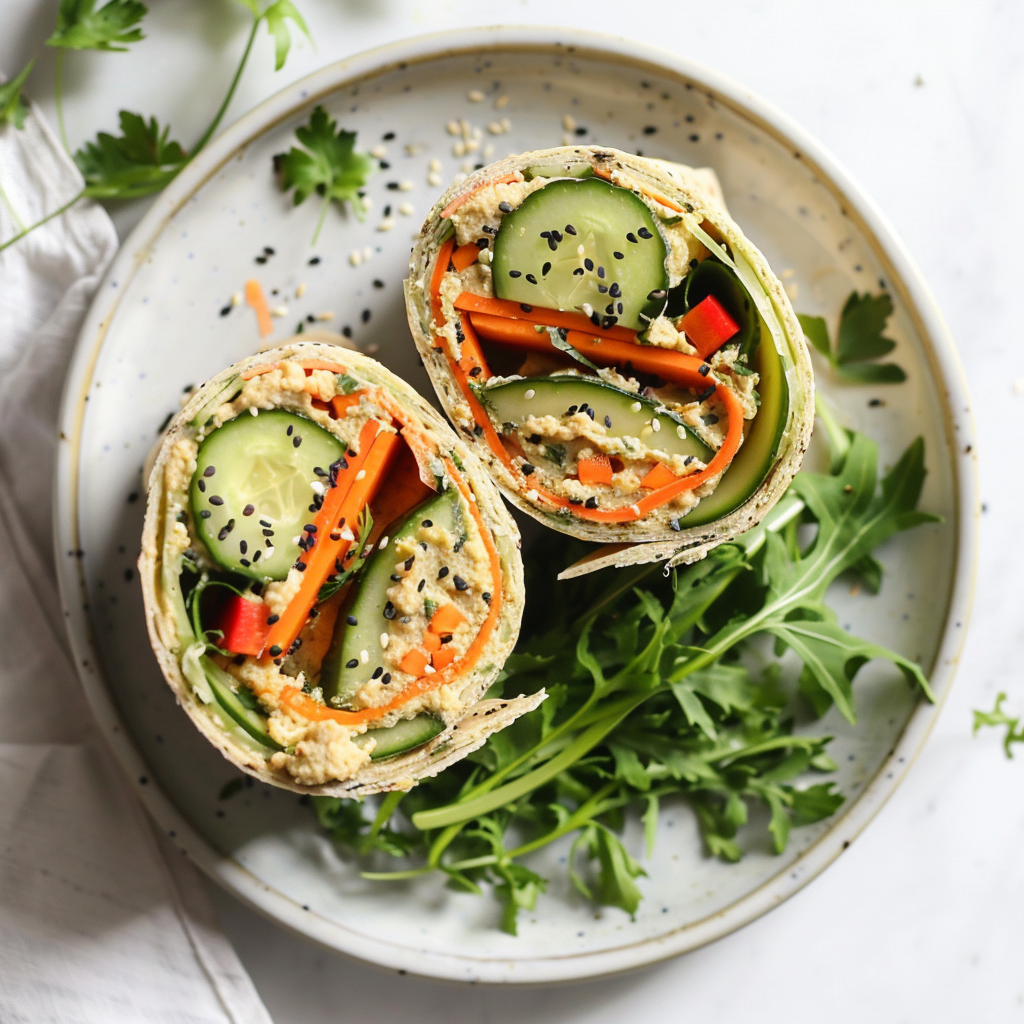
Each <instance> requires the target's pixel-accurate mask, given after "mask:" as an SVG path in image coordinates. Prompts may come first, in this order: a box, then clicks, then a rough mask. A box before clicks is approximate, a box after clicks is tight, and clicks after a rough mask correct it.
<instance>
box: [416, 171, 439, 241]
mask: <svg viewBox="0 0 1024 1024" xmlns="http://www.w3.org/2000/svg"><path fill="white" fill-rule="evenodd" d="M427 184H428V185H431V186H433V187H434V188H437V186H438V185H440V184H441V175H440V174H438V173H437V171H431V172H430V174H428V175H427ZM414 237H418V236H414Z"/></svg>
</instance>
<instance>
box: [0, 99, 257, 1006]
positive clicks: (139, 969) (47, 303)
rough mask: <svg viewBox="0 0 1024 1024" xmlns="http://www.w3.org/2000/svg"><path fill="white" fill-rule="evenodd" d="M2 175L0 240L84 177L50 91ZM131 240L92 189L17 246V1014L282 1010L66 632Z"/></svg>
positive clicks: (1, 768)
mask: <svg viewBox="0 0 1024 1024" xmlns="http://www.w3.org/2000/svg"><path fill="white" fill-rule="evenodd" d="M0 186H2V189H3V191H2V193H0V240H4V239H7V238H10V237H12V235H14V234H15V233H17V232H18V231H19V230H20V228H21V226H23V225H25V224H30V223H32V222H34V221H36V220H37V219H39V218H40V217H42V216H44V215H45V214H47V213H48V212H50V211H52V210H55V209H57V208H58V207H59V206H60V205H61V204H62V203H64V202H66V201H67V200H68V199H70V198H71V197H72V196H74V195H75V194H76V193H77V192H78V191H79V189H81V187H82V181H81V177H80V175H79V173H78V171H77V169H76V168H75V166H74V164H73V163H72V161H71V160H70V159H69V158H68V156H67V154H66V153H65V152H64V151H63V150H62V149H61V147H60V145H59V143H58V142H57V141H56V139H55V138H54V136H53V134H52V133H51V132H50V131H49V130H48V128H47V127H46V125H45V124H44V123H43V122H42V120H41V119H40V116H39V112H38V111H37V110H35V109H33V110H32V112H31V114H30V116H29V117H28V119H27V121H26V124H25V128H24V130H22V131H17V130H15V129H14V128H13V127H10V126H8V127H5V128H0ZM117 244H118V243H117V236H116V234H115V232H114V227H113V224H112V223H111V221H110V218H109V217H108V216H107V215H106V213H105V211H104V210H103V209H102V208H101V207H99V206H97V205H95V204H94V203H89V202H83V203H80V204H78V205H76V206H75V207H73V208H72V209H70V210H69V211H68V212H66V213H64V214H62V215H61V216H60V217H57V218H55V219H54V220H52V221H50V222H49V223H48V224H47V225H46V226H44V227H43V228H41V229H39V230H37V231H34V232H33V233H32V234H30V235H28V236H26V237H25V238H24V239H23V240H22V241H20V242H19V243H17V244H16V245H15V246H12V247H11V248H9V249H6V250H4V251H3V252H0V623H2V624H3V630H4V642H3V643H2V644H0V708H2V709H3V710H2V713H0V1021H3V1022H4V1024H15V1022H26V1024H27V1022H31V1024H51V1022H52V1024H57V1022H60V1024H65V1022H71V1021H74V1022H75V1024H132V1022H136V1021H138V1022H140V1024H141V1022H143V1021H145V1022H147V1024H151V1022H161V1024H225V1022H230V1024H270V1016H269V1015H268V1014H267V1011H266V1009H265V1008H264V1007H263V1004H262V1002H261V1001H260V998H259V996H258V995H257V993H256V990H255V988H254V986H253V984H252V981H251V979H250V978H249V976H248V975H247V974H246V972H245V969H244V968H243V967H242V965H241V962H240V961H239V960H238V957H237V955H236V954H235V952H234V950H233V948H232V947H231V945H230V943H229V942H228V940H227V939H226V937H225V936H224V934H223V933H222V932H221V930H220V928H219V926H218V925H217V923H216V921H215V919H214V916H213V913H212V910H211V908H210V906H209V903H208V900H207V897H206V893H205V891H204V889H203V887H202V882H201V879H200V878H199V876H198V874H197V872H196V870H195V869H194V868H193V867H192V866H191V864H189V863H188V862H187V861H185V859H184V857H183V856H182V855H181V853H180V852H179V851H177V850H175V849H173V848H172V847H171V846H170V845H169V844H168V843H167V841H166V840H164V839H163V838H162V837H161V836H158V835H157V834H156V832H155V830H154V829H153V828H151V826H150V822H149V820H148V818H147V817H146V815H145V813H144V812H143V810H142V807H141V805H140V803H139V802H138V800H137V799H136V797H135V796H134V794H133V793H132V792H131V791H130V789H129V788H128V786H127V784H126V782H125V780H124V779H123V778H122V776H121V773H120V771H119V770H118V769H117V768H116V766H115V765H114V764H113V762H112V758H111V757H110V755H109V753H108V752H107V750H106V748H105V746H104V744H103V742H102V740H101V739H100V737H99V734H98V731H97V730H96V729H95V727H94V725H93V722H92V717H91V714H90V712H89V709H88V706H87V705H86V702H85V700H84V697H83V694H82V692H81V689H80V686H79V682H78V679H77V677H76V675H75V670H74V667H73V664H72V662H71V659H70V655H69V651H68V646H67V642H66V638H65V634H64V627H63V623H62V616H61V611H60V603H59V600H58V597H57V588H56V582H55V578H54V569H53V557H52V545H51V539H50V537H51V529H50V519H51V513H50V502H51V477H52V473H53V457H54V451H55V446H56V430H57V427H56V422H57V411H58V406H59V402H60V396H61V390H62V387H63V381H64V375H65V372H66V369H67V364H68V361H69V359H70V355H71V349H72V345H73V343H74V340H75V338H76V336H77V334H78V330H79V327H80V324H81V321H82V317H83V316H84V314H85V311H86V308H87V306H88V303H89V301H90V299H91V298H92V295H93V292H94V291H95V290H96V287H97V285H98V284H99V281H100V279H101V277H102V275H103V273H104V271H105V270H106V268H107V265H108V264H109V262H110V260H111V259H112V257H113V255H114V252H115V250H116V249H117Z"/></svg>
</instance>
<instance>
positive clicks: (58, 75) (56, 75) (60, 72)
mask: <svg viewBox="0 0 1024 1024" xmlns="http://www.w3.org/2000/svg"><path fill="white" fill-rule="evenodd" d="M53 99H54V103H55V104H56V106H57V128H58V130H59V131H60V142H61V145H62V146H63V147H64V151H65V152H66V153H68V154H70V153H71V147H70V146H69V145H68V133H67V132H66V131H65V129H64V50H63V48H61V49H58V50H57V60H56V61H55V62H54V68H53ZM39 223H40V224H41V223H43V222H42V221H40V222H39ZM29 230H31V228H30V229H29Z"/></svg>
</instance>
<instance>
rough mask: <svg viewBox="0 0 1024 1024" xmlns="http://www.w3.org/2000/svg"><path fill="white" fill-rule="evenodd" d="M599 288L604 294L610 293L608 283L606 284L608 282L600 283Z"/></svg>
mask: <svg viewBox="0 0 1024 1024" xmlns="http://www.w3.org/2000/svg"><path fill="white" fill-rule="evenodd" d="M597 290H598V291H599V292H600V293H601V294H602V295H606V294H607V293H608V285H606V284H599V285H598V286H597Z"/></svg>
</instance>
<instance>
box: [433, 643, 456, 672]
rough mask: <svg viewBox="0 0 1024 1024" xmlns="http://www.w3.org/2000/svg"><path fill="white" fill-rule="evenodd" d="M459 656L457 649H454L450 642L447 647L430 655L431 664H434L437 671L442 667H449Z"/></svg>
mask: <svg viewBox="0 0 1024 1024" xmlns="http://www.w3.org/2000/svg"><path fill="white" fill-rule="evenodd" d="M456 657H458V655H456V653H455V651H454V650H453V649H452V645H451V644H449V645H448V646H447V647H442V648H441V649H440V650H439V651H435V652H434V653H433V654H432V655H431V657H430V664H431V665H433V666H434V669H435V670H436V671H437V672H440V671H441V669H443V668H447V667H448V666H449V665H450V664H451V663H452V662H453V661H454V660H455V659H456Z"/></svg>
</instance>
